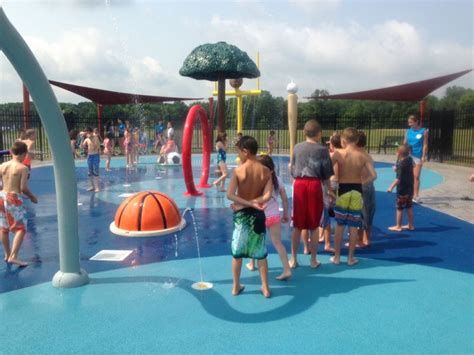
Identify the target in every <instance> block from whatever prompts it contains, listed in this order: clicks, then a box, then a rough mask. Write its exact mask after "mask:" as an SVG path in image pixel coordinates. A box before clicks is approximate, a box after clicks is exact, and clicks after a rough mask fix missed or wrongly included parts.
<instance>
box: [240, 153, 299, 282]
mask: <svg viewBox="0 0 474 355" xmlns="http://www.w3.org/2000/svg"><path fill="white" fill-rule="evenodd" d="M260 163H262V164H263V165H264V166H266V167H267V168H268V169H270V171H271V172H272V181H273V193H272V198H271V199H270V201H268V202H267V203H266V205H265V210H264V212H265V225H266V227H267V228H268V231H269V232H270V237H271V238H272V243H273V246H274V247H275V249H276V250H277V252H278V255H279V256H280V260H281V263H282V265H283V272H282V273H281V275H279V276H277V278H276V279H277V280H287V279H289V278H290V277H291V269H290V265H289V264H288V254H287V252H286V248H285V246H284V245H283V243H282V242H281V222H283V223H287V222H288V220H289V218H288V196H287V195H286V191H285V186H284V185H283V183H282V182H281V181H280V180H279V179H278V177H277V175H276V174H275V165H274V163H273V160H272V158H271V157H270V156H268V155H263V156H262V157H261V158H260ZM278 195H280V197H281V200H282V202H283V217H281V218H280V206H279V205H278ZM246 266H247V269H249V270H250V271H254V270H255V263H254V260H250V262H248V263H247V265H246Z"/></svg>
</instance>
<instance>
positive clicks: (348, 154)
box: [333, 145, 371, 184]
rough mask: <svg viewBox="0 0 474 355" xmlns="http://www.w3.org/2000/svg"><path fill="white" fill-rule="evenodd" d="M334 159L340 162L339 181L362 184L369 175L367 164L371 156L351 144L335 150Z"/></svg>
mask: <svg viewBox="0 0 474 355" xmlns="http://www.w3.org/2000/svg"><path fill="white" fill-rule="evenodd" d="M333 161H334V162H336V163H337V164H338V174H339V176H338V177H339V183H343V184H361V183H362V182H363V180H365V176H366V175H367V172H366V166H367V164H368V163H370V162H371V159H370V156H369V155H368V154H367V153H365V152H364V151H361V150H359V149H356V148H355V147H353V146H351V145H349V146H348V147H346V148H344V149H338V150H337V151H335V152H334V155H333Z"/></svg>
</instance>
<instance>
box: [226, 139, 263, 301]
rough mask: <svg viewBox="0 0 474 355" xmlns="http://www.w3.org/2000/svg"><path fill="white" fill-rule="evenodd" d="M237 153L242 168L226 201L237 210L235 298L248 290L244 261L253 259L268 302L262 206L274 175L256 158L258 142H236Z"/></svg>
mask: <svg viewBox="0 0 474 355" xmlns="http://www.w3.org/2000/svg"><path fill="white" fill-rule="evenodd" d="M237 150H238V155H239V158H240V161H241V162H242V164H241V165H239V166H238V167H237V168H235V170H234V174H233V175H232V178H231V180H230V183H229V188H228V190H227V198H228V199H229V200H231V201H232V202H234V203H235V204H236V205H237V206H238V207H236V208H235V209H236V210H235V211H234V216H233V222H234V232H233V235H232V257H233V258H232V278H233V286H232V294H233V295H234V296H237V295H239V294H240V293H241V292H242V291H243V290H244V288H245V287H244V285H242V284H241V283H240V272H241V270H242V258H252V259H257V260H258V268H259V270H260V278H261V280H262V287H261V291H262V294H263V296H264V297H267V298H268V297H270V295H271V293H270V288H269V287H268V263H267V248H266V246H265V232H266V231H265V213H264V212H263V207H262V205H264V204H265V203H266V202H267V201H268V200H270V198H271V196H272V179H271V173H270V170H269V169H268V168H267V167H265V166H263V165H262V164H261V163H260V162H259V161H258V160H257V158H256V154H257V151H258V143H257V141H256V140H255V138H253V137H249V136H243V137H242V138H241V139H240V140H239V141H238V142H237Z"/></svg>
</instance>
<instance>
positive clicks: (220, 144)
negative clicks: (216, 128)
mask: <svg viewBox="0 0 474 355" xmlns="http://www.w3.org/2000/svg"><path fill="white" fill-rule="evenodd" d="M226 149H227V134H226V133H222V132H220V133H219V134H218V136H217V139H216V151H217V170H216V174H217V175H220V177H219V178H218V179H216V180H215V181H214V182H213V183H212V184H213V185H214V186H215V187H216V188H218V189H219V191H221V192H225V191H226V190H225V188H224V186H225V179H226V178H227V175H228V170H227V164H226V160H227V153H226Z"/></svg>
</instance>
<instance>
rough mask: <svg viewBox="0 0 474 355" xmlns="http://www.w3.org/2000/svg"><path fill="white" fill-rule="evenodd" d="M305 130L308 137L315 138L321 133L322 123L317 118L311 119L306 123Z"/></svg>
mask: <svg viewBox="0 0 474 355" xmlns="http://www.w3.org/2000/svg"><path fill="white" fill-rule="evenodd" d="M303 131H304V135H305V136H306V137H309V138H314V137H317V136H318V134H319V133H321V125H320V124H319V122H318V121H316V120H309V121H307V122H306V123H305V124H304V129H303Z"/></svg>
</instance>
